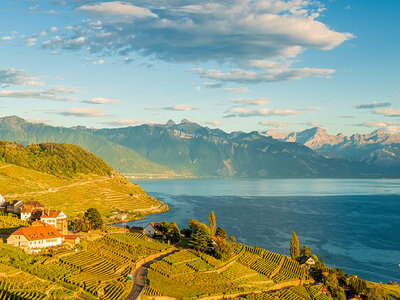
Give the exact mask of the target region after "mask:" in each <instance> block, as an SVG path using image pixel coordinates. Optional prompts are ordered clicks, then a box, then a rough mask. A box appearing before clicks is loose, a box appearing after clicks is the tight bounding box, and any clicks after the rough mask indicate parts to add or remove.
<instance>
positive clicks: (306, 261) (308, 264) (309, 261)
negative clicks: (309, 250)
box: [299, 256, 315, 270]
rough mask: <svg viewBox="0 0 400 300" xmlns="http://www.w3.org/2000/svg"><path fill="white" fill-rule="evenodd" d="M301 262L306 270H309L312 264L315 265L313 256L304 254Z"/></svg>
mask: <svg viewBox="0 0 400 300" xmlns="http://www.w3.org/2000/svg"><path fill="white" fill-rule="evenodd" d="M299 263H300V265H301V266H303V267H304V268H305V269H306V270H309V269H310V267H311V266H312V265H315V260H314V259H313V258H312V257H311V256H302V257H301V258H300V261H299Z"/></svg>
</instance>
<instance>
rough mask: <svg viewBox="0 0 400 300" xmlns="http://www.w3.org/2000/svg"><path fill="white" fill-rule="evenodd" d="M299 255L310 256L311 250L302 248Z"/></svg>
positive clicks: (305, 247)
mask: <svg viewBox="0 0 400 300" xmlns="http://www.w3.org/2000/svg"><path fill="white" fill-rule="evenodd" d="M300 255H301V257H304V256H307V257H308V256H311V249H310V248H309V247H307V246H304V247H303V248H301V249H300Z"/></svg>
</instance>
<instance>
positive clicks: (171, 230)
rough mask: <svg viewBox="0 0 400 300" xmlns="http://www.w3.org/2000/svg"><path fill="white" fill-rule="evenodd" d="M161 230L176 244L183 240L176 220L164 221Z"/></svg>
mask: <svg viewBox="0 0 400 300" xmlns="http://www.w3.org/2000/svg"><path fill="white" fill-rule="evenodd" d="M160 230H161V232H162V233H163V235H165V237H166V239H167V240H168V241H170V242H171V243H173V244H175V243H177V242H179V241H180V240H181V233H180V231H179V228H178V226H177V225H176V223H175V222H171V223H168V222H162V223H161V225H160Z"/></svg>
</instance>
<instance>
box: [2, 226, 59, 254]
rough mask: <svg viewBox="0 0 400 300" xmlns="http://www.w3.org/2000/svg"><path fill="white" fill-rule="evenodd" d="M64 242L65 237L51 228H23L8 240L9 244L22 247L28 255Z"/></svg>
mask: <svg viewBox="0 0 400 300" xmlns="http://www.w3.org/2000/svg"><path fill="white" fill-rule="evenodd" d="M62 242H63V236H62V235H61V234H60V233H59V232H58V231H57V230H56V229H55V228H53V227H51V226H34V227H21V228H19V229H17V230H16V231H14V232H13V233H12V234H11V235H10V236H9V237H8V238H7V244H9V245H13V246H16V247H20V248H22V249H24V250H25V251H27V252H28V253H37V252H39V251H40V250H41V249H43V248H47V247H51V246H57V245H61V244H62Z"/></svg>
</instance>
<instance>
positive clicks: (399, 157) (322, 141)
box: [263, 127, 400, 168]
mask: <svg viewBox="0 0 400 300" xmlns="http://www.w3.org/2000/svg"><path fill="white" fill-rule="evenodd" d="M263 134H264V135H265V136H271V137H273V138H276V139H278V140H280V141H283V142H295V143H299V144H302V145H305V146H307V147H309V148H311V149H313V150H316V151H317V152H320V153H324V154H325V155H328V156H330V157H337V158H338V157H341V158H346V159H350V160H352V161H359V162H365V163H368V164H371V165H375V166H380V167H389V168H390V167H392V168H397V167H398V166H400V133H395V134H390V133H386V132H384V131H383V130H379V129H378V130H375V131H373V132H372V133H369V134H358V133H356V134H353V135H351V136H345V135H343V134H342V133H339V134H337V135H329V134H328V133H327V132H326V130H325V129H322V128H319V127H314V128H310V129H306V130H304V131H300V132H292V133H288V134H282V133H273V132H266V133H263Z"/></svg>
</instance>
